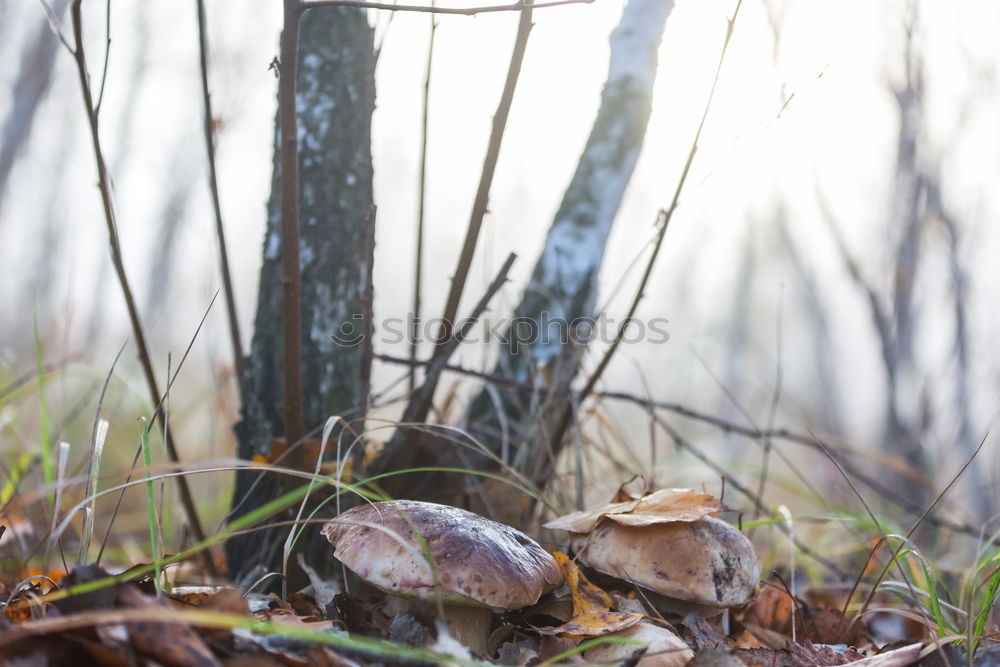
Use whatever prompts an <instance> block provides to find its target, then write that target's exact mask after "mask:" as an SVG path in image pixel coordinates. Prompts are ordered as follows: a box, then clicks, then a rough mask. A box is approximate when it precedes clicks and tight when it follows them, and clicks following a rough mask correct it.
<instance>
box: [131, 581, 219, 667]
mask: <svg viewBox="0 0 1000 667" xmlns="http://www.w3.org/2000/svg"><path fill="white" fill-rule="evenodd" d="M118 605H119V606H120V607H124V608H126V609H157V608H162V609H163V610H164V614H166V613H167V609H168V607H167V603H165V602H162V601H160V600H157V599H156V598H154V597H150V596H148V595H145V594H143V593H142V591H140V590H139V588H138V587H137V586H134V585H126V586H122V588H121V589H120V590H119V592H118ZM125 628H126V631H127V633H128V641H129V643H130V644H131V645H132V647H133V648H134V649H135V650H136V651H137V652H139V653H141V654H143V655H145V656H148V657H150V658H152V659H154V660H156V661H157V662H159V663H161V664H163V665H177V666H178V667H201V666H205V667H215V666H216V665H219V664H220V663H219V661H218V660H217V659H216V658H215V655H214V654H213V653H212V652H211V651H210V650H209V648H208V647H207V646H205V643H204V642H203V641H202V640H201V637H199V636H198V634H197V633H196V632H195V631H194V630H192V629H191V628H190V627H189V626H187V625H183V624H180V623H155V622H147V621H140V622H135V623H126V624H125Z"/></svg>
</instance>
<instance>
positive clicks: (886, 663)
mask: <svg viewBox="0 0 1000 667" xmlns="http://www.w3.org/2000/svg"><path fill="white" fill-rule="evenodd" d="M921 650H923V644H910V645H909V646H903V647H902V648H897V649H893V650H892V651H886V652H885V653H879V654H878V655H873V656H871V657H869V658H864V659H862V660H858V661H857V662H855V663H853V664H854V665H856V666H857V667H906V666H907V665H912V664H915V663H916V662H917V661H918V660H920V652H921Z"/></svg>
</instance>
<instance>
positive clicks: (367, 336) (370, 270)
mask: <svg viewBox="0 0 1000 667" xmlns="http://www.w3.org/2000/svg"><path fill="white" fill-rule="evenodd" d="M376 213H377V208H376V207H375V205H372V206H371V208H369V209H368V215H367V216H366V217H365V260H364V262H363V263H361V266H362V268H363V270H364V272H365V273H364V280H362V286H361V299H360V300H361V316H362V320H363V324H362V326H364V328H365V331H364V337H363V338H362V340H361V363H360V364H358V406H357V409H358V419H359V420H361V421H362V423H364V419H365V417H366V416H367V415H368V404H369V403H370V401H371V391H372V360H373V359H374V355H375V347H374V345H375V340H374V338H375V284H374V279H375V219H376Z"/></svg>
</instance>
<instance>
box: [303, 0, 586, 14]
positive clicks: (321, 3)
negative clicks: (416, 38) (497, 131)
mask: <svg viewBox="0 0 1000 667" xmlns="http://www.w3.org/2000/svg"><path fill="white" fill-rule="evenodd" d="M593 2H594V0H551V1H550V2H530V0H518V2H513V3H510V4H506V5H485V6H481V7H437V6H434V5H397V4H393V3H390V2H358V1H356V0H302V2H301V3H300V4H301V6H302V8H303V9H312V8H313V7H358V8H361V9H385V10H388V11H391V12H423V13H427V14H458V15H461V16H475V15H476V14H491V13H496V12H518V11H521V10H524V11H527V12H530V11H531V10H532V9H545V8H547V7H561V6H563V5H589V4H591V3H593Z"/></svg>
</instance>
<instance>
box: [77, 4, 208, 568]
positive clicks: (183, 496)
mask: <svg viewBox="0 0 1000 667" xmlns="http://www.w3.org/2000/svg"><path fill="white" fill-rule="evenodd" d="M82 4H83V0H74V1H73V6H72V17H73V39H74V45H75V48H74V49H73V58H74V60H75V61H76V68H77V73H78V75H79V78H80V89H81V92H82V93H83V103H84V107H85V111H86V113H87V120H88V121H89V123H90V137H91V141H92V143H93V148H94V159H95V161H96V163H97V177H98V188H99V190H100V193H101V202H102V204H103V206H104V218H105V222H106V223H107V227H108V238H109V242H110V246H111V261H112V264H113V265H114V268H115V273H116V274H117V276H118V282H119V284H120V285H121V288H122V295H123V296H124V298H125V305H126V308H127V310H128V316H129V321H130V323H131V325H132V336H133V337H134V338H135V342H136V347H137V348H138V352H139V362H140V365H141V366H142V370H143V375H144V376H145V379H146V385H147V388H148V390H149V394H150V398H151V400H152V402H153V404H154V405H156V404H157V403H158V402H159V401H160V391H159V388H158V387H157V385H156V375H155V374H154V372H153V364H152V361H151V359H150V355H149V346H148V345H147V344H146V335H145V333H144V331H143V328H142V323H141V322H140V321H139V310H138V308H137V307H136V304H135V299H134V297H133V296H132V289H131V287H130V286H129V282H128V277H127V275H126V274H125V264H124V259H123V255H122V249H121V245H120V243H119V238H118V226H117V223H116V221H115V211H114V204H113V203H112V199H111V182H110V178H109V177H108V171H107V166H106V164H105V162H104V152H103V150H102V148H101V138H100V132H99V131H98V122H97V112H96V110H95V108H94V99H93V95H92V93H91V89H90V77H89V75H88V73H87V60H86V55H85V53H84V50H83V17H82V12H81V6H82ZM162 410H163V408H162V406H160V407H158V409H157V411H156V412H154V414H153V418H154V419H155V418H156V416H157V414H159V413H160V412H162ZM164 421H165V420H163V419H161V421H160V425H161V428H162V426H163V423H164ZM164 440H165V441H166V444H167V451H168V452H169V454H170V459H171V460H172V461H173V462H174V463H180V456H179V455H178V453H177V446H176V444H175V443H174V440H173V436H172V435H170V434H169V433H167V432H164ZM177 488H178V491H179V493H180V500H181V505H182V507H183V508H184V513H185V515H186V518H187V522H188V526H189V527H190V529H191V533H192V534H193V535H194V536H195V539H197V540H198V541H202V540H204V539H205V533H204V531H203V530H202V527H201V521H200V520H199V519H198V513H197V511H196V509H195V505H194V498H193V497H192V496H191V490H190V488H189V487H188V484H187V480H185V479H184V478H183V477H179V478H178V479H177ZM203 560H204V563H205V569H206V571H207V572H208V573H209V574H211V575H213V576H215V575H216V574H217V569H216V567H215V563H214V562H213V561H212V557H211V554H209V553H208V552H207V551H206V552H205V553H204V554H203Z"/></svg>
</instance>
